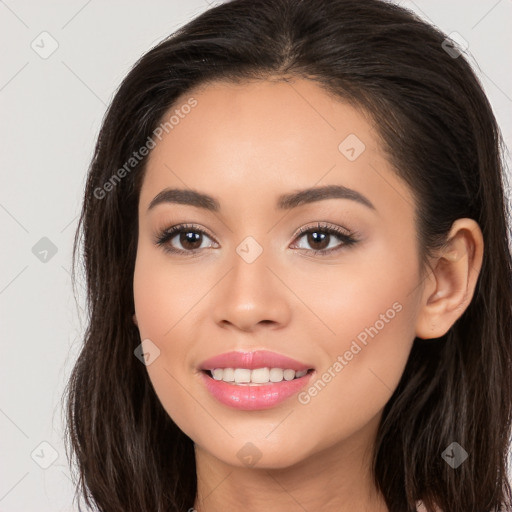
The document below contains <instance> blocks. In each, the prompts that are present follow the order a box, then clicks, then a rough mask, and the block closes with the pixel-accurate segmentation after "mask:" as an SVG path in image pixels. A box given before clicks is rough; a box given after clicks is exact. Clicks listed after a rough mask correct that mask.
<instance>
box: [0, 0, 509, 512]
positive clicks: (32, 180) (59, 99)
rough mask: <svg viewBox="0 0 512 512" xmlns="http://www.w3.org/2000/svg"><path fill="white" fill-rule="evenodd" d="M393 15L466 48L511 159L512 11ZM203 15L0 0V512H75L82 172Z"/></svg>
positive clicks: (470, 7)
mask: <svg viewBox="0 0 512 512" xmlns="http://www.w3.org/2000/svg"><path fill="white" fill-rule="evenodd" d="M397 3H400V4H401V5H403V6H405V7H408V8H410V9H412V10H414V11H416V12H417V13H418V14H420V16H422V17H423V18H425V19H427V20H429V21H431V22H432V23H434V24H435V25H437V26H438V27H439V28H441V30H443V31H444V32H445V33H447V34H450V33H452V32H457V33H459V34H460V35H462V37H463V38H464V39H465V40H466V41H467V42H468V43H469V47H468V49H467V52H466V53H467V55H468V57H469V60H470V62H471V64H472V65H473V67H474V69H475V70H476V72H477V75H478V76H479V78H480V79H481V82H482V84H483V86H484V88H485V91H486V93H487V95H488V97H489V99H490V102H491V104H492V106H493V108H494V111H495V114H496V117H497V119H498V122H499V124H500V126H501V129H502V132H503V135H504V138H505V140H506V142H507V144H508V146H509V147H510V145H511V144H512V116H511V113H512V72H511V66H510V62H512V60H511V50H512V31H511V30H510V20H511V19H512V1H511V0H499V1H497V0H472V1H468V0H451V1H450V2H447V1H446V0H414V2H413V1H410V0H404V1H401V2H397ZM208 8H209V5H208V3H207V2H206V1H205V0H187V1H186V2H185V1H178V0H165V1H164V0H152V1H151V2H142V1H139V2H136V1H134V0H129V1H127V0H124V1H120V0H110V1H108V2H106V1H103V2H102V1H100V0H88V1H87V0H67V1H64V0H62V1H60V2H57V1H48V0H46V1H39V2H37V1H29V0H5V1H2V0H0V44H1V47H2V48H4V50H3V51H2V62H1V66H0V105H1V123H0V140H1V148H2V152H1V155H2V158H1V162H0V167H1V172H2V178H1V183H2V187H1V189H0V223H1V227H2V246H3V250H2V251H0V258H1V260H0V261H1V267H0V268H1V275H0V311H1V324H0V325H1V347H2V350H1V356H0V365H1V385H0V429H1V430H0V431H1V436H0V454H1V455H0V457H1V459H0V512H32V511H34V512H47V511H48V512H50V511H51V512H58V511H70V510H77V509H75V508H74V507H73V504H72V498H73V486H72V484H71V480H70V471H69V468H68V464H67V459H66V454H65V450H64V444H63V440H62V437H63V435H62V433H63V421H62V413H61V405H60V404H61V402H60V401H61V397H62V392H63V389H64V385H65V383H66V380H67V377H68V375H69V372H70V369H71V367H72V365H73V362H74V360H75V358H76V355H77V353H78V348H79V345H80V342H81V335H82V332H83V329H84V325H83V321H82V322H81V317H82V320H83V319H85V316H84V315H83V313H81V314H80V312H79V309H80V308H83V307H84V301H83V290H82V291H81V294H82V295H79V297H78V308H77V305H76V304H75V300H74V298H73V292H72V288H71V281H70V268H71V248H72V242H73V236H74V231H75V229H76V225H77V218H78V214H79V211H80V205H81V200H82V193H83V188H84V183H85V176H86V170H87V167H88V165H89V161H90V158H91V156H92V151H93V147H94V144H95V140H96V137H97V135H98V131H99V128H100V124H101V120H102V118H103V115H104V112H105V109H106V106H107V105H108V103H109V102H110V101H111V99H112V96H113V93H114V91H115V90H116V88H117V87H118V86H119V84H120V82H121V80H122V79H123V77H124V76H125V75H126V73H127V72H128V71H129V69H130V68H131V66H132V65H133V64H134V63H135V61H136V60H137V59H138V58H139V57H140V56H141V55H142V54H143V53H145V52H146V51H147V50H149V49H150V48H151V47H152V46H153V45H155V44H156V43H157V42H158V41H160V40H161V39H163V38H164V37H166V36H168V35H169V34H170V33H171V32H174V31H175V30H176V29H177V28H178V27H180V26H181V25H183V24H184V23H186V22H187V21H189V20H190V19H191V18H193V17H194V16H196V15H197V14H199V13H201V12H203V11H204V10H206V9H208ZM489 420H490V421H491V418H489ZM134 485H136V483H135V482H134Z"/></svg>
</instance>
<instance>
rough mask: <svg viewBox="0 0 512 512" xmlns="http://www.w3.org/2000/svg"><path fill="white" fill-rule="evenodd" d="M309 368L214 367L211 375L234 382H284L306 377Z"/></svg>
mask: <svg viewBox="0 0 512 512" xmlns="http://www.w3.org/2000/svg"><path fill="white" fill-rule="evenodd" d="M306 373H308V371H307V370H301V371H300V372H299V371H298V372H296V371H295V370H292V369H290V368H287V369H283V368H255V369H254V370H249V369H247V368H214V369H213V370H211V375H212V377H213V378H214V379H215V380H222V381H224V382H232V383H234V384H240V385H244V384H268V383H269V382H274V383H275V382H282V381H283V380H287V381H288V380H293V379H298V378H300V377H304V375H306Z"/></svg>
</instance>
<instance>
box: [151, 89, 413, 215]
mask: <svg viewBox="0 0 512 512" xmlns="http://www.w3.org/2000/svg"><path fill="white" fill-rule="evenodd" d="M187 105H194V106H193V107H191V108H189V107H188V106H187ZM171 116H172V117H173V122H172V123H168V125H167V129H166V130H164V131H163V135H162V137H161V140H155V142H156V147H155V148H154V149H153V150H152V152H151V154H150V156H149V159H148V163H147V169H146V175H145V179H144V182H143V187H142V191H141V204H146V205H147V204H149V202H150V201H151V199H152V198H153V197H154V196H155V195H156V194H157V193H158V192H160V191H161V190H162V189H163V188H165V187H169V186H180V187H181V188H194V189H198V190H202V191H208V192H209V193H212V194H213V195H216V196H222V193H223V192H229V193H230V194H231V199H232V200H235V199H238V200H239V201H240V202H245V203H244V204H247V200H248V199H252V200H256V199H257V198H258V197H260V198H261V197H263V196H265V195H266V196H268V195H269V191H271V190H272V189H275V190H276V192H277V190H278V189H279V191H280V192H281V193H282V192H289V191H290V189H300V188H308V187H312V186H314V185H315V184H318V185H326V184H331V183H336V184H342V185H344V186H347V187H351V188H358V189H359V190H360V191H361V192H362V193H365V194H368V195H373V196H377V195H379V194H380V195H382V193H383V192H386V191H384V188H388V189H389V188H390V187H391V189H390V190H388V191H387V193H388V194H390V195H391V196H392V195H396V194H397V193H398V194H404V195H405V196H408V195H409V191H408V190H407V187H406V186H405V184H404V183H402V182H401V180H399V178H398V177H397V176H396V175H395V173H394V171H393V170H392V167H391V165H390V164H389V162H388V161H387V160H386V158H385V155H384V153H383V151H382V149H381V144H380V139H379V136H378V134H377V132H376V131H375V130H374V128H373V125H372V120H371V118H370V117H369V116H368V115H367V114H366V113H365V112H364V111H362V110H360V109H357V108H356V107H354V106H352V105H350V104H349V103H347V102H344V101H341V100H340V99H339V98H335V97H333V96H332V95H330V94H329V93H327V92H326V91H325V90H324V89H323V88H322V87H321V86H320V85H318V84H317V83H315V82H312V81H309V80H305V79H297V80H294V81H291V82H283V81H279V82H271V81H253V82H247V83H240V84H232V83H225V82H217V83H212V84H208V85H206V86H202V87H200V88H197V89H195V90H191V91H189V92H187V93H186V94H184V95H182V96H181V97H180V98H179V99H178V100H177V101H176V102H175V104H174V105H173V107H172V108H171V109H170V110H169V112H168V113H167V114H166V116H164V118H163V122H164V123H165V122H166V120H168V119H170V118H171ZM163 126H164V127H165V125H163ZM383 173H384V174H385V176H384V178H383ZM386 183H387V185H386ZM236 191H239V192H240V194H236V193H235V194H234V193H233V192H236ZM247 191H249V192H250V194H249V195H250V198H249V197H245V198H243V200H242V196H244V195H246V194H245V193H246V192H247ZM384 195H385V194H384ZM410 199H411V201H412V198H410Z"/></svg>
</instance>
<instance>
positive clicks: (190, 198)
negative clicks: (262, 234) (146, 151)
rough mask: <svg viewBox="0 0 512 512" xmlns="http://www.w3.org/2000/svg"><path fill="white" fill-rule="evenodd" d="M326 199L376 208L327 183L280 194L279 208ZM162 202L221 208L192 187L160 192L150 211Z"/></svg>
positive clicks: (349, 191) (358, 196)
mask: <svg viewBox="0 0 512 512" xmlns="http://www.w3.org/2000/svg"><path fill="white" fill-rule="evenodd" d="M325 199H349V200H351V201H355V202H357V203H360V204H362V205H364V206H366V207H368V208H370V209H372V210H376V208H375V206H374V205H373V204H372V202H371V201H370V200H369V199H368V198H367V197H365V196H363V195H362V194H361V193H359V192H357V191H356V190H353V189H351V188H347V187H344V186H342V185H326V186H324V187H314V188H307V189H304V190H299V191H297V192H292V193H290V194H283V195H281V196H279V198H278V201H277V208H278V209H280V210H290V209H292V208H297V207H298V206H301V205H303V204H308V203H314V202H316V201H322V200H325ZM162 203H176V204H185V205H190V206H196V207H197V208H204V209H205V210H209V211H212V212H218V211H219V210H220V203H219V201H218V200H217V199H215V198H214V197H212V196H209V195H207V194H203V193H201V192H198V191H196V190H192V189H179V188H166V189H164V190H162V191H161V192H159V193H158V194H157V195H156V196H155V197H154V198H153V200H152V201H151V203H150V204H149V206H148V211H149V210H151V209H153V208H155V206H157V205H159V204H162Z"/></svg>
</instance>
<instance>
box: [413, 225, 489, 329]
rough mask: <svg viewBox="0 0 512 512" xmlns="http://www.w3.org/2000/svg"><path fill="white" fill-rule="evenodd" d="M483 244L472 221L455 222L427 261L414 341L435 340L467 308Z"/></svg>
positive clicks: (477, 226) (475, 280)
mask: <svg viewBox="0 0 512 512" xmlns="http://www.w3.org/2000/svg"><path fill="white" fill-rule="evenodd" d="M483 251H484V241H483V236H482V231H481V229H480V226H479V225H478V223H477V222H476V221H474V220H473V219H466V218H464V219H457V220H456V221H455V222H454V223H453V224H452V227H451V229H450V233H449V235H448V240H447V242H446V244H445V245H444V246H443V247H442V248H441V249H440V250H439V251H438V253H437V254H436V256H435V257H434V258H433V259H432V260H431V269H432V271H431V274H430V275H429V277H428V279H427V280H426V284H425V286H424V289H423V295H422V297H421V304H420V310H419V313H418V317H417V320H416V336H417V337H418V338H423V339H430V338H439V337H440V336H443V335H444V334H446V333H447V332H448V330H449V329H450V327H451V326H452V325H453V324H454V323H455V322H456V321H457V319H458V318H459V317H460V316H462V313H464V311H465V310H466V308H467V307H468V306H469V304H470V302H471V299H472V298H473V294H474V291H475V287H476V283H477V280H478V276H479V274H480V269H481V267H482V259H483Z"/></svg>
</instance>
